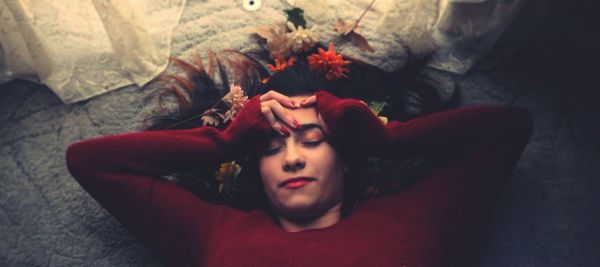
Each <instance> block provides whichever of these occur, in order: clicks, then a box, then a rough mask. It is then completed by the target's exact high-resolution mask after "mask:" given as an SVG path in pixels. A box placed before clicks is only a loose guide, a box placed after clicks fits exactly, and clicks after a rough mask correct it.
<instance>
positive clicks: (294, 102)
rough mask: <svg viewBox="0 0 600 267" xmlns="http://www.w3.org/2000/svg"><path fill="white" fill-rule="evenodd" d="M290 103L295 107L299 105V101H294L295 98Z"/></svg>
mask: <svg viewBox="0 0 600 267" xmlns="http://www.w3.org/2000/svg"><path fill="white" fill-rule="evenodd" d="M290 104H292V106H294V107H297V106H298V103H296V101H294V100H292V101H290Z"/></svg>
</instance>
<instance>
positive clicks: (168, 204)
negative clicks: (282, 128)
mask: <svg viewBox="0 0 600 267" xmlns="http://www.w3.org/2000/svg"><path fill="white" fill-rule="evenodd" d="M238 117H240V118H241V120H239V121H237V122H233V123H232V124H231V125H230V127H228V128H227V129H226V130H225V131H224V132H220V131H218V130H217V129H215V128H212V127H200V128H195V129H189V130H170V131H146V132H139V133H129V134H122V135H115V136H107V137H102V138H97V139H91V140H86V141H82V142H79V143H75V144H73V145H71V146H70V147H69V148H68V150H67V155H66V158H67V166H68V169H69V171H70V172H71V174H72V175H73V177H75V179H76V180H77V181H78V182H79V183H80V184H81V186H82V187H83V188H84V189H85V190H86V191H88V192H89V194H90V195H91V196H92V197H94V198H95V199H96V200H97V201H98V202H99V203H100V204H102V206H103V207H104V208H106V209H107V210H108V211H109V212H110V213H111V214H112V215H113V216H114V217H115V218H116V219H117V220H118V221H119V222H120V223H121V224H123V226H125V227H126V228H127V229H128V230H130V231H131V232H132V233H133V234H134V235H135V236H136V237H137V238H139V239H140V240H142V241H143V242H144V243H145V244H147V245H149V246H150V247H151V248H152V249H153V250H155V251H156V252H160V253H161V254H162V256H163V257H164V258H165V260H167V261H168V262H169V264H170V265H174V266H184V265H188V264H189V263H190V262H198V261H199V260H200V259H199V258H198V257H199V256H201V254H202V253H199V251H198V250H203V249H207V248H206V242H203V243H201V244H198V242H199V241H198V240H200V242H202V241H206V240H207V239H208V238H210V234H211V233H213V232H214V230H215V227H216V226H219V225H222V224H223V218H224V217H225V216H227V214H228V213H231V212H232V211H231V210H230V209H227V208H226V207H225V206H221V205H214V204H210V203H207V202H204V201H201V200H200V199H199V198H197V197H196V196H194V195H193V194H191V193H189V192H188V191H186V190H185V189H183V188H181V187H179V186H177V185H175V184H173V183H171V182H168V181H165V180H160V179H156V178H157V177H158V176H161V175H167V174H172V173H175V172H182V171H186V170H191V169H193V168H197V167H198V165H200V164H203V163H206V162H218V161H220V160H225V159H228V158H230V157H232V156H233V154H234V153H236V150H238V149H239V147H240V146H242V145H243V142H245V138H246V136H253V135H256V134H261V131H264V130H265V129H266V130H270V126H269V125H268V123H267V122H266V120H264V119H263V118H262V114H261V113H260V104H259V101H258V98H253V99H251V100H250V102H248V103H247V104H246V107H245V108H244V109H243V110H242V111H241V112H240V114H239V115H238ZM198 237H204V239H198ZM191 249H195V250H196V251H191Z"/></svg>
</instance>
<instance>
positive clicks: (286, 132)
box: [260, 106, 290, 136]
mask: <svg viewBox="0 0 600 267" xmlns="http://www.w3.org/2000/svg"><path fill="white" fill-rule="evenodd" d="M260 111H261V112H262V113H263V115H264V116H265V117H266V118H267V121H269V124H270V125H271V127H272V128H273V129H274V130H275V131H276V132H278V133H279V134H281V135H283V136H290V132H289V130H287V129H286V128H285V127H283V126H282V125H281V124H280V123H278V122H277V119H276V118H275V114H273V111H272V110H271V108H270V107H268V106H262V107H261V108H260Z"/></svg>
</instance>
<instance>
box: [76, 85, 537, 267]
mask: <svg viewBox="0 0 600 267" xmlns="http://www.w3.org/2000/svg"><path fill="white" fill-rule="evenodd" d="M317 108H318V109H319V112H320V113H321V115H322V116H323V119H324V120H325V122H326V123H327V125H328V126H329V128H330V130H331V132H332V136H333V138H334V139H336V140H337V141H338V143H339V144H340V145H344V146H349V145H352V146H356V148H357V150H356V151H357V152H360V153H367V154H370V155H375V156H386V157H393V156H406V155H411V154H412V153H415V152H417V151H418V152H420V153H426V154H431V155H436V156H438V157H441V158H442V160H441V161H440V163H439V164H437V165H436V166H435V168H433V169H430V170H428V171H427V172H426V173H425V174H424V175H423V177H421V178H420V179H419V180H418V181H417V182H416V183H415V184H414V185H412V186H410V187H408V188H406V189H404V190H402V191H400V192H397V193H394V194H391V195H388V196H385V197H378V198H372V199H368V200H365V201H363V202H362V203H361V204H359V205H358V206H357V208H356V209H355V210H354V211H353V212H352V213H351V214H350V215H349V216H348V217H346V218H344V219H342V220H341V221H340V222H338V223H337V224H335V225H333V226H330V227H327V228H323V229H314V230H306V231H303V232H297V233H288V232H286V231H285V230H283V229H282V228H281V227H280V226H279V225H277V223H276V222H275V221H273V220H272V219H271V218H270V217H269V216H268V215H267V214H265V213H264V212H263V211H259V210H255V211H251V212H243V211H240V210H236V209H234V208H231V207H229V206H226V205H218V204H212V203H208V202H205V201H202V200H201V199H199V198H198V197H196V196H194V195H193V194H192V193H190V192H188V191H186V190H185V189H183V188H181V187H179V186H177V185H175V184H173V183H171V182H169V181H165V180H160V179H157V177H158V176H161V175H166V174H170V173H173V172H176V171H182V170H189V169H193V168H197V167H198V166H199V164H202V163H203V162H216V161H220V160H224V159H228V158H231V157H233V156H235V154H236V153H241V152H242V151H244V150H247V149H248V148H249V147H252V146H251V144H252V142H253V138H260V136H267V135H268V134H269V133H270V131H271V130H270V127H269V124H268V123H267V121H266V119H264V118H263V117H262V114H261V113H260V100H259V99H258V96H256V97H254V98H252V99H251V100H250V102H249V103H248V104H247V105H246V107H244V109H243V110H242V111H241V113H240V114H239V115H238V117H237V118H236V120H234V122H233V123H232V124H231V125H230V126H229V127H228V128H227V129H226V130H225V131H223V132H219V131H218V130H216V129H214V128H210V127H200V128H195V129H190V130H170V131H152V132H140V133H128V134H122V135H115V136H107V137H102V138H97V139H92V140H86V141H83V142H79V143H76V144H73V145H71V146H70V147H69V149H68V151H67V165H68V168H69V171H70V172H71V174H72V175H73V177H75V179H76V180H77V181H78V182H79V183H80V184H81V186H82V187H83V188H84V189H85V190H87V191H88V192H89V193H90V195H92V196H93V197H94V198H95V199H96V200H97V201H98V202H100V203H101V204H102V205H103V206H104V207H105V208H106V209H107V210H108V211H109V212H110V213H111V214H112V215H113V216H114V217H115V218H116V219H117V220H118V221H119V222H120V223H121V224H123V226H125V227H126V228H127V229H128V230H129V231H131V233H133V234H134V235H135V236H136V237H137V238H139V239H140V240H141V241H142V242H143V243H145V244H146V245H147V246H148V247H149V248H150V249H152V250H153V251H155V252H156V253H159V254H160V256H161V258H162V259H163V261H164V263H165V264H166V265H168V266H261V267H263V266H328V267H331V266H410V267H414V266H461V267H462V266H469V265H470V264H471V261H472V260H473V258H474V256H475V255H476V253H477V244H478V241H479V239H480V237H481V233H482V230H483V229H484V227H485V225H486V221H487V219H488V217H489V214H490V212H491V211H492V209H493V207H494V205H495V202H496V201H497V199H498V198H499V197H500V195H501V193H502V191H503V188H504V186H505V185H506V183H507V181H508V179H509V178H510V176H511V172H512V170H513V168H514V166H515V164H516V162H517V161H518V159H519V156H520V154H521V152H522V150H523V148H524V147H525V145H526V144H527V141H528V139H529V137H530V135H531V131H532V121H531V116H530V115H529V112H528V111H527V110H525V109H522V108H515V107H500V106H473V107H463V108H458V109H454V110H450V111H446V112H441V113H436V114H432V115H429V116H425V117H420V118H417V119H414V120H411V121H408V122H390V123H388V124H387V125H383V124H382V123H381V122H380V121H379V120H378V119H377V117H376V116H375V115H373V114H372V113H371V112H370V110H369V109H368V108H367V107H366V106H365V105H364V104H362V103H360V102H358V101H356V100H350V99H338V98H336V97H334V96H333V95H330V94H329V93H325V92H317ZM349 141H352V143H347V142H349ZM353 148H354V147H352V148H350V149H348V147H345V148H344V149H345V151H350V150H352V149H353Z"/></svg>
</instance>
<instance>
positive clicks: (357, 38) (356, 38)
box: [350, 31, 375, 53]
mask: <svg viewBox="0 0 600 267" xmlns="http://www.w3.org/2000/svg"><path fill="white" fill-rule="evenodd" d="M350 38H352V42H353V43H354V44H355V45H356V46H358V47H359V48H360V49H362V50H364V51H369V52H371V53H373V52H375V49H373V47H371V45H369V41H367V39H366V38H365V37H363V36H362V35H360V34H358V33H356V31H352V32H350Z"/></svg>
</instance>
